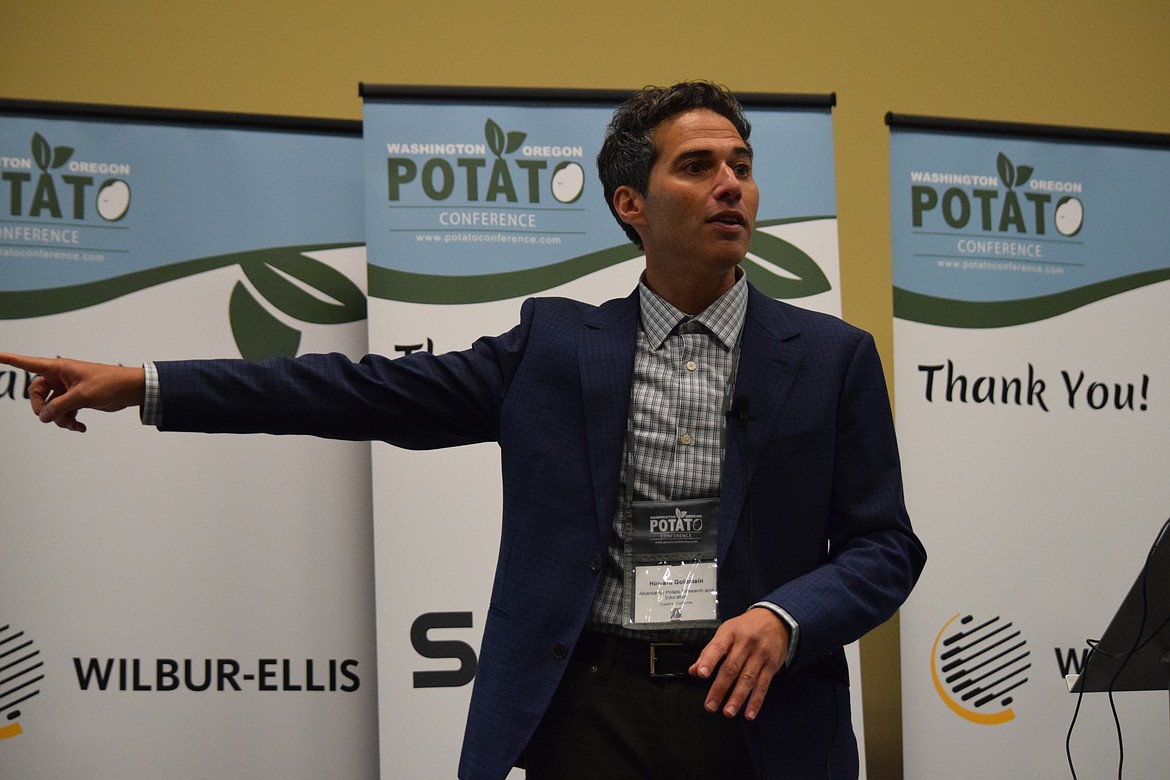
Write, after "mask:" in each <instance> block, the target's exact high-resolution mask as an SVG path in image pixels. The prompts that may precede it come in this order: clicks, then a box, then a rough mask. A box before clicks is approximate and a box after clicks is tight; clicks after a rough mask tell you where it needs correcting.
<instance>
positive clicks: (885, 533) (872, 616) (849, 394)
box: [765, 334, 926, 667]
mask: <svg viewBox="0 0 1170 780" xmlns="http://www.w3.org/2000/svg"><path fill="white" fill-rule="evenodd" d="M836 401H837V406H836V410H835V425H834V426H833V445H832V446H833V456H832V475H831V480H832V481H831V485H832V488H831V493H830V497H829V515H830V516H829V518H828V525H827V531H828V534H827V535H828V545H827V551H826V553H825V558H824V560H823V561H822V562H821V563H820V564H819V565H816V566H814V567H812V568H811V569H810V570H809V571H807V572H806V573H804V574H803V575H801V576H798V577H796V578H794V579H791V580H789V581H787V582H785V583H784V584H782V585H780V586H779V587H777V588H776V589H775V590H773V591H772V592H771V593H769V594H768V595H767V596H766V597H765V598H766V600H768V601H771V602H773V603H775V604H778V605H780V606H781V607H783V608H784V609H785V610H787V611H788V612H789V613H790V614H791V615H792V616H793V618H794V619H795V620H796V622H797V623H798V624H799V625H800V647H799V649H798V652H797V656H796V658H794V662H793V666H794V667H800V666H803V665H805V664H808V663H812V662H815V661H816V660H817V659H819V658H821V657H823V656H825V655H827V654H829V653H830V652H832V651H834V650H836V649H838V648H840V647H841V646H842V645H844V644H848V643H849V642H852V641H854V640H856V639H857V638H859V637H860V636H861V635H862V634H864V633H866V632H868V631H870V630H871V629H873V628H876V627H877V626H878V625H880V624H881V623H883V622H885V621H886V620H887V619H889V618H890V617H891V616H892V615H893V613H894V612H895V611H896V610H897V609H898V607H899V606H900V605H901V604H902V602H903V601H905V599H906V598H907V596H909V594H910V591H911V589H912V588H913V587H914V584H915V582H916V581H917V579H918V576H919V574H920V573H921V571H922V568H923V566H924V565H925V562H926V551H925V549H924V548H923V546H922V543H921V542H920V541H919V539H918V537H917V536H916V535H915V534H914V531H913V530H912V528H911V524H910V518H909V516H908V513H907V511H906V505H905V498H904V494H903V487H902V474H901V464H900V459H899V456H898V447H897V442H896V438H895V434H894V425H893V418H892V415H891V412H890V402H889V395H888V392H887V390H886V385H885V377H884V375H883V373H882V368H881V361H880V358H879V357H878V354H877V350H876V347H875V346H874V343H873V339H872V337H870V336H869V335H868V334H863V335H862V337H861V338H860V339H858V341H857V342H856V346H855V349H854V351H853V353H852V356H851V357H850V358H849V360H848V364H847V368H846V370H845V372H844V374H843V377H842V379H841V387H840V393H839V395H838V396H837V398H836Z"/></svg>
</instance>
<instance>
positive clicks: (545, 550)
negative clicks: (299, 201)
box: [158, 288, 926, 780]
mask: <svg viewBox="0 0 1170 780" xmlns="http://www.w3.org/2000/svg"><path fill="white" fill-rule="evenodd" d="M638 317H639V304H638V297H637V294H636V293H635V294H633V295H631V296H629V297H626V298H624V299H619V300H613V301H609V302H607V303H605V304H602V305H601V306H592V305H588V304H584V303H579V302H576V301H570V300H566V299H558V298H539V299H531V300H528V301H526V302H525V303H524V305H523V307H522V310H521V320H520V323H519V324H518V325H517V326H516V327H515V328H513V329H512V330H510V331H509V332H507V333H505V334H503V335H501V336H496V337H490V338H482V339H479V340H478V341H476V342H475V344H474V345H473V346H472V347H471V348H470V349H468V350H465V351H461V352H452V353H447V354H444V355H431V354H428V353H414V354H411V355H408V356H405V357H401V358H398V359H396V360H390V359H387V358H384V357H379V356H367V357H366V358H364V359H363V360H362V361H361V362H360V363H354V362H352V361H350V360H349V359H348V358H346V357H344V356H342V355H309V356H303V357H300V358H296V359H275V360H271V361H266V362H265V363H262V364H249V363H245V362H243V361H191V362H175V363H159V364H158V370H159V378H160V384H161V393H162V413H163V425H162V426H161V427H162V428H163V429H164V430H187V431H207V432H235V433H246V432H267V433H276V434H285V433H299V434H311V435H316V436H325V437H331V438H342V439H377V440H383V441H387V442H390V443H391V444H395V445H398V446H402V447H408V448H434V447H447V446H454V445H460V444H468V443H473V442H484V441H495V442H498V443H499V446H500V451H501V458H502V464H501V465H502V477H503V529H502V536H501V543H500V551H499V560H498V563H497V568H496V574H495V582H494V586H493V589H492V595H491V602H490V607H489V611H488V616H487V621H486V624H485V627H484V635H483V641H482V644H481V649H480V659H479V666H478V669H477V674H476V680H475V684H474V689H473V692H472V697H471V706H470V711H469V713H468V718H467V728H466V731H465V734H464V742H463V752H462V756H461V759H460V777H465V778H502V777H504V776H505V775H506V774H507V773H508V771H509V769H510V767H512V766H513V765H514V764H516V763H517V762H518V761H520V760H521V756H522V753H523V751H524V748H525V746H526V745H527V743H528V740H529V738H530V737H531V735H532V733H533V731H534V730H535V729H536V726H537V724H538V723H539V721H540V719H541V717H542V716H543V714H544V712H545V709H546V708H547V706H548V704H549V701H550V700H551V698H552V696H553V693H554V691H555V690H556V688H557V685H558V683H559V682H560V679H561V676H562V674H563V672H564V669H565V665H566V661H567V659H568V658H569V656H570V655H571V654H572V651H573V646H574V644H575V643H576V642H577V639H578V637H579V635H580V633H581V630H582V627H583V626H584V623H585V619H586V616H587V614H588V611H589V608H590V605H591V603H592V601H593V597H594V594H595V592H596V590H597V586H598V582H599V578H600V576H601V569H602V561H603V560H604V558H605V554H606V549H607V547H608V545H609V541H610V524H611V521H612V519H613V515H614V511H615V508H616V504H617V501H618V481H619V470H620V460H621V452H622V446H623V443H624V428H625V423H626V418H627V409H628V403H629V398H630V384H631V381H632V376H633V365H634V348H635V339H636V332H637V324H638ZM735 397H736V398H738V399H748V400H749V401H750V415H749V417H750V419H747V420H740V419H737V418H733V419H732V420H731V422H730V423H729V425H728V437H727V456H726V461H725V464H724V469H723V477H722V487H721V497H720V518H721V522H720V527H719V551H718V554H719V561H720V566H719V583H718V589H719V612H720V616H721V617H722V618H728V617H733V616H735V615H738V614H740V613H742V612H743V611H744V610H745V609H747V608H748V607H749V605H751V604H752V603H754V602H756V601H758V600H760V599H767V600H769V601H773V602H775V603H776V604H779V605H780V606H782V607H783V608H784V609H786V610H787V611H788V612H789V613H790V614H791V615H792V616H793V618H795V619H796V621H797V622H798V623H799V625H800V644H799V647H798V649H797V653H796V655H795V656H794V658H793V661H792V663H791V664H790V665H789V666H788V667H786V668H785V669H783V670H782V672H781V674H780V675H779V676H778V677H777V679H776V680H775V681H774V682H773V683H772V687H771V688H770V690H769V693H768V695H767V698H766V699H765V702H764V705H763V708H762V709H761V711H760V713H759V716H758V718H757V719H756V720H755V721H753V722H750V723H749V722H747V721H743V725H744V729H745V735H746V741H747V745H748V748H749V750H750V751H751V753H752V759H753V763H754V764H755V766H756V769H757V775H758V777H759V778H761V780H764V779H765V778H772V777H780V776H782V775H783V776H786V777H787V776H791V777H800V778H805V777H816V776H824V775H825V774H826V773H827V772H828V771H829V768H830V767H831V770H832V776H833V777H834V778H843V777H849V776H852V775H855V774H856V772H857V746H856V741H855V739H854V737H853V732H852V728H851V726H850V714H849V697H848V672H847V669H846V663H845V658H844V654H843V652H842V649H841V648H842V646H843V645H845V644H848V643H849V642H852V641H854V640H856V639H857V638H858V637H860V636H861V635H862V634H864V633H866V632H867V631H869V630H870V629H872V628H874V627H876V626H878V625H879V624H881V623H882V622H884V621H885V620H886V619H888V618H889V617H890V616H891V615H892V614H893V613H894V611H895V610H896V609H897V608H898V606H899V605H900V604H901V603H902V602H903V601H904V600H905V598H906V596H907V595H908V594H909V593H910V589H911V588H912V587H913V585H914V582H915V581H916V579H917V577H918V574H919V572H920V571H921V569H922V566H923V564H924V562H925V558H926V556H925V552H924V550H923V548H922V545H921V543H920V542H919V541H918V539H917V537H915V535H914V533H913V531H912V530H911V526H910V521H909V518H908V516H907V513H906V509H905V504H904V500H903V494H902V481H901V471H900V465H899V459H898V451H897V445H896V442H895V437H894V428H893V422H892V418H891V412H890V404H889V398H888V394H887V392H886V386H885V380H884V377H883V374H882V370H881V365H880V361H879V358H878V355H877V351H876V349H875V347H874V343H873V339H872V338H871V337H870V336H869V335H868V334H866V333H864V332H863V331H860V330H858V329H856V328H854V327H852V326H850V325H847V324H845V323H843V322H842V321H841V320H839V319H837V318H835V317H830V316H827V315H823V314H818V313H813V312H808V311H805V310H802V309H799V308H796V307H794V306H791V305H789V304H786V303H783V302H779V301H774V300H772V299H770V298H768V297H767V296H765V295H763V294H762V293H760V292H758V291H757V290H755V289H754V288H753V289H751V291H750V294H749V300H748V309H747V320H746V322H745V325H744V332H743V337H742V347H741V356H740V362H739V371H738V378H737V381H736V387H735ZM550 571H555V572H557V573H558V578H557V579H556V580H555V581H553V582H551V583H550V581H549V577H548V573H549V572H550ZM741 720H742V718H741ZM391 727H392V726H391Z"/></svg>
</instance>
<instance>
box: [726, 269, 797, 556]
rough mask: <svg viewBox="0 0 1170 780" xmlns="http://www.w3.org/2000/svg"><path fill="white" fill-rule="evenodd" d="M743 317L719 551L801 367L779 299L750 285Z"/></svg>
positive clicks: (729, 534) (736, 519) (728, 538)
mask: <svg viewBox="0 0 1170 780" xmlns="http://www.w3.org/2000/svg"><path fill="white" fill-rule="evenodd" d="M749 289H750V293H749V297H748V309H747V319H746V321H745V322H744V326H743V336H742V337H741V343H740V355H739V373H738V376H737V378H736V382H735V394H734V398H735V399H736V401H735V402H736V406H737V407H741V408H742V407H743V406H744V405H745V403H746V404H747V412H746V414H744V415H743V416H742V417H746V418H747V419H742V418H741V417H739V416H734V415H733V416H732V417H731V419H729V420H728V424H727V452H726V455H725V458H724V462H723V477H722V484H721V488H720V510H719V557H720V559H723V558H724V556H725V555H726V554H727V549H728V546H729V545H730V543H731V538H732V536H733V535H734V533H735V528H736V525H737V524H738V522H739V516H740V512H741V511H742V510H743V504H744V499H745V497H746V494H747V485H748V482H749V481H750V480H751V475H752V473H753V471H754V470H755V466H756V464H757V463H758V462H759V459H760V455H761V453H762V452H763V450H764V447H765V445H766V444H767V442H768V439H769V437H770V436H771V432H772V430H773V429H774V428H775V427H776V422H777V420H778V419H779V418H780V413H781V410H782V409H783V407H784V401H785V399H787V397H788V392H789V390H791V388H792V382H793V380H794V379H795V378H796V372H797V370H798V369H799V368H800V363H801V359H802V354H803V353H802V351H801V348H800V346H799V336H800V331H799V330H797V329H796V328H795V327H794V326H793V325H792V324H791V323H790V322H789V321H788V319H787V318H786V317H784V314H783V307H782V305H780V304H778V303H776V302H775V301H773V300H771V299H770V298H768V297H767V296H765V295H764V294H763V293H761V292H759V291H758V290H756V289H755V288H754V287H751V288H749Z"/></svg>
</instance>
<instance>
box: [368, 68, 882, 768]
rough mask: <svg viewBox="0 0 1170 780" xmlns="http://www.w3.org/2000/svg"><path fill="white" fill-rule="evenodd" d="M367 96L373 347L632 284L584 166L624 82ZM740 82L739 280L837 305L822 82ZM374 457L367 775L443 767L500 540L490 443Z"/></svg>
mask: <svg viewBox="0 0 1170 780" xmlns="http://www.w3.org/2000/svg"><path fill="white" fill-rule="evenodd" d="M362 93H363V96H364V97H365V100H366V103H365V111H364V116H363V128H364V133H365V149H364V160H363V164H364V166H365V173H366V197H367V201H366V208H367V211H366V226H367V244H368V261H369V285H370V286H369V291H370V301H369V324H370V348H371V351H374V352H379V353H382V354H388V355H397V354H406V353H408V352H411V351H415V350H428V351H433V352H446V351H450V350H458V349H464V348H467V347H469V346H470V345H471V343H472V342H473V341H474V340H475V339H476V338H477V337H479V336H481V335H492V334H496V333H503V332H504V331H506V330H508V329H510V328H511V327H512V326H513V325H515V324H516V322H517V321H518V318H519V310H520V304H521V302H522V301H523V299H525V298H526V297H529V296H534V295H559V296H567V297H571V298H575V299H579V300H584V301H588V302H593V303H600V302H602V301H604V300H607V299H610V298H616V297H624V296H625V295H627V294H629V293H630V292H631V291H632V290H633V289H634V287H635V286H636V284H637V280H638V277H639V274H640V272H641V269H642V265H643V263H642V258H641V256H640V251H639V250H638V249H637V248H636V247H635V246H634V245H633V244H632V243H630V242H629V241H628V240H627V239H626V238H625V236H624V234H623V233H622V231H621V229H620V228H619V226H618V225H617V223H616V222H615V221H614V219H613V217H612V216H611V215H610V212H609V209H608V207H607V205H606V203H605V199H604V197H603V196H602V194H601V186H600V184H599V183H598V180H597V173H596V166H595V162H594V161H595V159H596V156H597V152H598V150H599V148H600V145H601V141H602V138H603V135H604V132H605V128H606V125H607V124H608V122H609V119H610V117H611V115H612V113H613V110H614V108H615V107H616V106H617V105H618V104H619V103H620V102H621V101H622V100H624V99H625V98H626V97H628V96H629V93H627V92H610V91H605V92H587V91H538V90H504V89H487V90H474V89H459V88H450V89H442V88H408V87H390V86H377V85H363V87H362ZM741 97H742V98H743V99H744V101H745V105H746V106H747V108H748V113H749V118H750V120H751V122H752V125H753V131H752V135H751V143H752V145H753V147H754V149H755V176H756V179H757V180H758V182H759V186H760V190H761V205H760V216H759V222H758V224H757V231H756V235H755V238H754V240H753V243H752V246H751V251H750V254H749V256H748V258H747V260H746V261H745V263H744V267H745V268H746V271H747V274H748V278H749V279H750V280H751V281H752V283H754V284H755V285H757V286H758V287H760V288H761V289H762V290H764V291H765V292H766V293H768V294H769V295H773V296H775V297H778V298H787V299H792V300H793V302H794V303H796V304H798V305H802V306H806V307H809V308H814V309H819V310H823V311H828V312H831V313H834V314H839V313H840V293H839V283H838V279H839V274H838V263H837V224H836V217H835V214H836V201H835V194H834V169H833V138H832V116H831V107H832V104H833V101H832V96H812V97H809V96H803V97H802V96H787V97H786V96H765V95H759V96H754V95H747V96H741ZM372 457H373V466H374V468H373V472H374V488H373V497H374V516H375V556H376V588H377V596H376V602H377V612H378V655H379V670H380V671H379V710H380V722H381V729H380V733H381V740H382V748H381V758H382V776H383V777H385V778H390V777H393V778H396V779H399V778H419V779H420V780H421V779H422V778H431V777H451V776H454V774H455V770H456V765H457V762H458V756H459V751H460V745H461V740H462V734H463V726H464V721H465V718H466V712H467V704H468V700H469V694H470V684H471V682H472V680H473V679H474V676H475V670H476V663H477V656H478V652H479V641H480V636H481V633H482V629H483V625H484V621H485V619H486V616H487V608H488V597H489V593H490V590H491V583H492V581H493V576H494V575H493V572H494V567H495V563H496V554H495V553H496V551H497V549H498V544H499V532H500V503H501V491H500V484H499V483H500V465H499V450H498V447H497V446H496V445H494V444H483V445H473V446H467V447H461V448H457V449H452V450H443V451H429V452H404V451H400V450H395V449H394V448H391V447H389V446H385V445H380V444H375V445H374V447H373V453H372ZM855 660H856V659H855ZM855 690H856V691H858V692H859V691H860V688H856V689H855ZM856 711H857V723H858V725H859V726H860V713H861V707H860V699H858V701H857V704H856ZM517 774H519V773H517Z"/></svg>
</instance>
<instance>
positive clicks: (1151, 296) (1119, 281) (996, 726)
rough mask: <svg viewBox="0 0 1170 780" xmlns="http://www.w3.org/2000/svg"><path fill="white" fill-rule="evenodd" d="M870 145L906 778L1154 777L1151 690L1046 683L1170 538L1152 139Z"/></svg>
mask: <svg viewBox="0 0 1170 780" xmlns="http://www.w3.org/2000/svg"><path fill="white" fill-rule="evenodd" d="M888 122H889V124H890V128H891V129H890V177H891V184H890V194H891V199H892V205H891V217H892V222H893V234H892V237H893V287H894V290H893V292H894V318H895V319H894V355H895V361H894V376H895V389H896V413H897V422H898V433H899V439H900V444H901V449H902V453H903V461H904V469H905V479H906V490H907V497H908V502H909V507H910V512H911V516H912V517H913V518H914V522H915V528H916V529H917V530H918V532H919V533H920V534H921V535H922V538H923V540H924V542H925V544H926V547H927V549H928V551H929V553H930V556H931V560H930V564H929V565H928V566H927V568H926V571H925V573H924V574H923V577H922V580H921V581H920V582H919V584H918V587H917V589H916V590H915V592H914V594H913V595H912V597H911V598H910V601H909V602H908V603H907V604H906V606H905V607H904V608H903V609H902V612H901V635H902V685H903V712H904V737H905V766H906V777H907V778H934V777H939V776H943V775H945V776H946V777H954V778H964V777H969V778H985V777H1020V778H1040V777H1066V776H1069V773H1070V769H1071V770H1072V771H1075V772H1076V774H1077V776H1081V777H1105V776H1114V775H1115V774H1117V772H1118V767H1119V765H1120V764H1121V755H1122V753H1121V751H1122V748H1123V749H1124V769H1125V772H1126V774H1127V776H1133V777H1161V776H1164V775H1165V772H1166V767H1167V766H1170V743H1168V742H1167V740H1166V734H1167V729H1168V728H1170V725H1168V715H1167V695H1168V694H1167V690H1166V686H1165V685H1163V686H1162V688H1161V690H1160V691H1144V692H1143V691H1117V692H1114V693H1112V694H1111V695H1110V694H1107V693H1103V692H1101V693H1086V694H1085V695H1084V696H1083V698H1082V697H1080V696H1078V695H1076V694H1073V693H1070V692H1069V688H1068V686H1067V684H1066V675H1073V674H1078V673H1080V672H1081V671H1083V669H1084V665H1085V658H1086V656H1087V655H1088V652H1089V647H1090V643H1091V642H1092V641H1093V640H1095V639H1097V638H1100V637H1101V636H1102V634H1103V633H1104V632H1105V629H1106V627H1107V626H1108V625H1109V623H1110V620H1111V619H1112V617H1113V615H1114V614H1115V612H1116V611H1117V609H1118V607H1119V606H1120V605H1121V603H1122V600H1123V599H1124V597H1125V595H1126V594H1127V592H1128V591H1129V590H1130V587H1131V585H1133V584H1134V582H1135V580H1136V579H1137V578H1138V575H1139V573H1140V572H1141V571H1142V568H1143V564H1144V563H1145V561H1146V556H1147V554H1148V553H1149V551H1150V548H1151V546H1152V544H1153V543H1154V540H1155V537H1156V536H1157V534H1158V532H1159V530H1160V529H1161V527H1162V525H1163V523H1164V522H1165V521H1166V518H1167V516H1170V481H1168V480H1167V479H1166V474H1165V464H1166V463H1167V462H1170V435H1167V433H1168V431H1170V358H1168V353H1167V349H1166V345H1165V343H1164V338H1165V334H1166V333H1167V332H1170V248H1168V247H1170V221H1168V220H1167V219H1166V213H1167V211H1168V210H1170V185H1168V183H1170V136H1160V135H1153V134H1133V133H1118V132H1109V131H1092V130H1078V129H1069V128H1054V127H1036V126H1027V125H1002V124H995V123H987V122H961V121H954V120H933V119H927V118H921V117H903V116H897V115H891V116H890V117H889V118H888ZM1165 618H1166V616H1165V615H1160V616H1159V615H1154V614H1150V615H1148V620H1149V621H1153V623H1151V625H1147V626H1146V627H1145V631H1146V633H1147V634H1148V633H1149V631H1150V630H1151V629H1152V628H1153V627H1154V624H1156V623H1158V622H1161V621H1162V620H1164V619H1165ZM1111 702H1112V703H1113V704H1115V706H1116V715H1117V721H1118V723H1119V726H1120V734H1121V735H1120V740H1119V737H1118V734H1117V728H1116V727H1115V725H1114V714H1113V710H1112V707H1111ZM1119 741H1120V743H1121V744H1119ZM1066 744H1067V750H1066Z"/></svg>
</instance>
